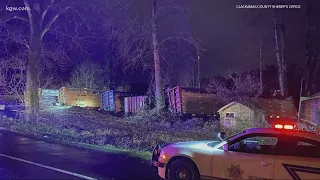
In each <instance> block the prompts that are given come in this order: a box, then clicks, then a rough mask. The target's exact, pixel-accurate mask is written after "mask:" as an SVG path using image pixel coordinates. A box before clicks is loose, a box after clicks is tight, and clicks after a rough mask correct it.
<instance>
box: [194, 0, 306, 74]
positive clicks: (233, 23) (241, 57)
mask: <svg viewBox="0 0 320 180" xmlns="http://www.w3.org/2000/svg"><path fill="white" fill-rule="evenodd" d="M272 2H273V1H268V0H259V1H257V0H255V1H252V0H251V1H250V0H247V1H244V0H233V1H226V0H200V1H199V0H189V3H188V5H189V8H190V14H191V16H190V21H189V22H190V26H191V28H192V33H193V35H194V36H195V37H197V38H200V39H202V40H204V41H205V42H206V43H207V44H209V45H210V46H212V47H210V48H209V49H207V51H206V52H205V53H204V54H203V56H202V63H201V70H202V76H203V77H205V76H207V75H208V76H210V75H216V74H221V75H224V76H225V75H227V74H228V71H230V72H242V71H244V70H248V69H251V68H258V64H259V61H258V60H257V57H258V56H257V55H256V54H255V53H258V50H259V49H258V48H259V43H258V35H259V33H258V32H262V34H263V40H264V41H265V42H264V44H263V45H264V47H263V54H264V61H265V64H273V63H275V62H276V57H275V56H274V53H273V47H274V44H275V43H274V42H273V41H272V40H273V38H274V30H273V25H272V10H271V9H237V8H236V5H240V4H250V5H251V4H262V5H268V4H272ZM283 4H299V5H301V9H286V10H285V14H284V16H285V23H286V30H287V39H286V40H287V43H286V46H287V55H288V58H287V62H288V63H295V62H298V63H300V64H301V62H303V60H304V52H305V50H304V47H305V39H304V36H305V29H304V27H305V25H304V23H305V9H304V8H305V6H304V1H295V0H290V1H284V3H283ZM279 11H280V9H279ZM248 12H249V13H250V16H252V17H254V16H255V14H259V13H262V17H263V18H264V19H263V20H255V21H254V23H253V24H255V25H257V26H258V27H259V29H260V30H258V29H257V28H255V27H254V26H253V25H249V24H248V20H245V14H246V13H248Z"/></svg>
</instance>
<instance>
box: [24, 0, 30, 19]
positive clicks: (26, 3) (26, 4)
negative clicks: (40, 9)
mask: <svg viewBox="0 0 320 180" xmlns="http://www.w3.org/2000/svg"><path fill="white" fill-rule="evenodd" d="M23 2H24V6H26V7H30V5H29V3H28V1H27V0H23ZM27 12H28V16H29V20H30V22H29V23H30V24H32V15H31V9H30V8H28V9H27Z"/></svg>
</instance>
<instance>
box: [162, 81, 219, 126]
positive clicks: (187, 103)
mask: <svg viewBox="0 0 320 180" xmlns="http://www.w3.org/2000/svg"><path fill="white" fill-rule="evenodd" d="M168 97H169V110H170V111H171V112H172V113H175V114H178V115H180V116H182V117H186V118H188V117H202V118H206V119H208V118H211V119H215V120H218V119H219V114H218V112H217V111H218V109H219V108H221V107H222V106H223V103H222V102H220V101H219V100H218V98H217V97H216V95H214V94H211V93H208V92H206V91H205V90H202V89H196V88H184V87H181V86H176V87H174V88H171V89H170V90H169V92H168Z"/></svg>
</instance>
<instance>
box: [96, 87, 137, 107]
mask: <svg viewBox="0 0 320 180" xmlns="http://www.w3.org/2000/svg"><path fill="white" fill-rule="evenodd" d="M130 95H131V94H130V93H128V92H119V91H114V90H108V91H104V92H103V93H102V94H101V102H102V109H103V110H105V111H109V112H114V113H120V112H124V98H125V97H127V96H130Z"/></svg>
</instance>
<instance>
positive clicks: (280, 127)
mask: <svg viewBox="0 0 320 180" xmlns="http://www.w3.org/2000/svg"><path fill="white" fill-rule="evenodd" d="M274 127H275V128H276V129H282V128H283V126H282V125H281V124H276V125H275V126H274Z"/></svg>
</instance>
